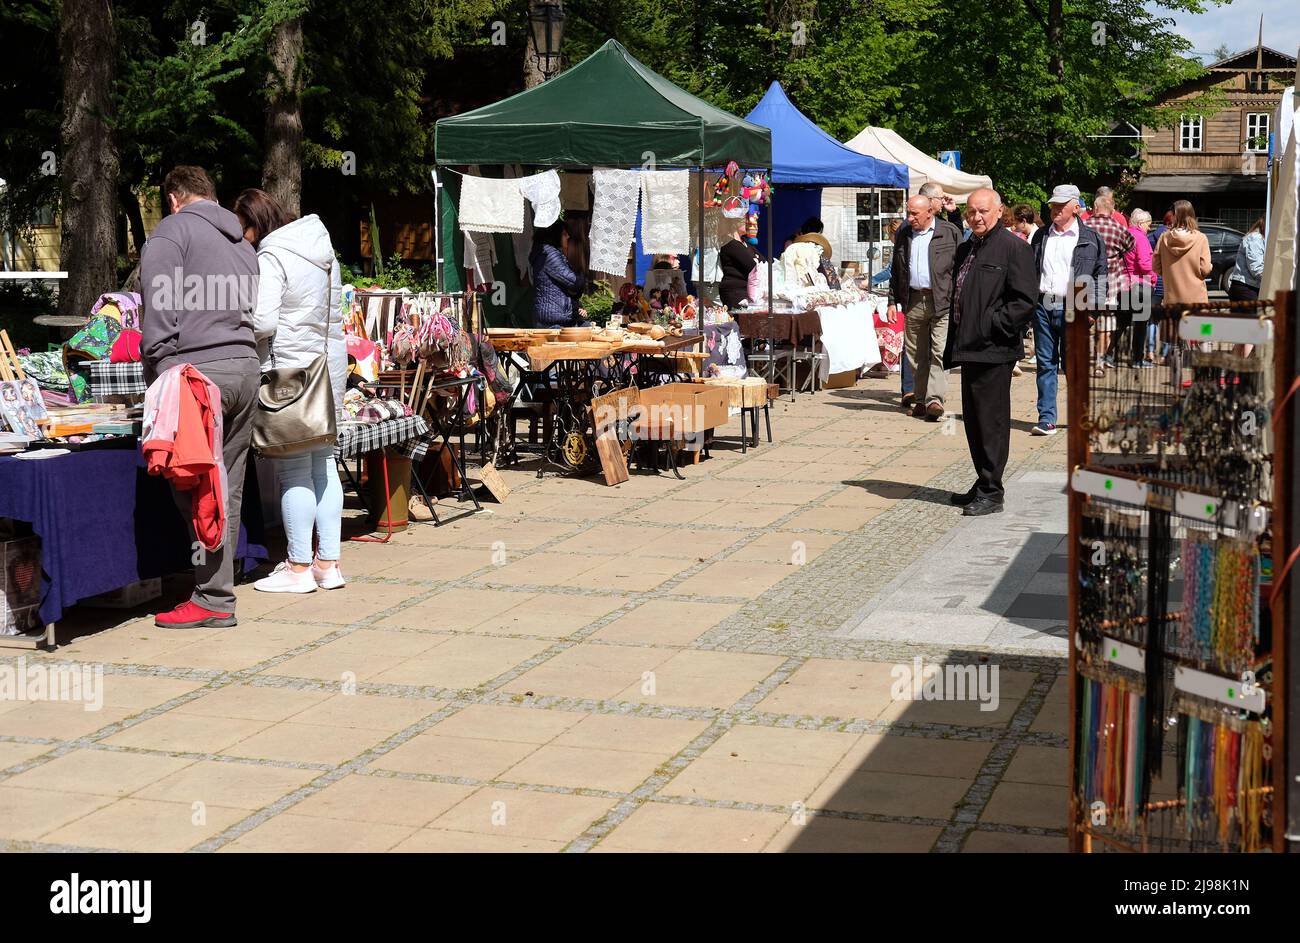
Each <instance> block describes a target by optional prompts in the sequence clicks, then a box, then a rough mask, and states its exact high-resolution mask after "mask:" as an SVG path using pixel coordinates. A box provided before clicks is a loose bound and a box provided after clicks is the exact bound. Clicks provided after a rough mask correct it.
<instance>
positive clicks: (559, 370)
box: [435, 40, 772, 470]
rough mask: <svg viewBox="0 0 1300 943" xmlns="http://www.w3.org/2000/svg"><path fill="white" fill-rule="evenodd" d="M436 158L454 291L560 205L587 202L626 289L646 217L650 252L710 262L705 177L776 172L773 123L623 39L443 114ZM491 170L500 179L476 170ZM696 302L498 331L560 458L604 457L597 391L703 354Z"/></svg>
mask: <svg viewBox="0 0 1300 943" xmlns="http://www.w3.org/2000/svg"><path fill="white" fill-rule="evenodd" d="M435 153H436V160H437V165H438V172H437V174H436V179H437V182H438V189H439V193H440V212H441V221H442V226H441V239H442V245H443V249H442V251H441V252H440V255H441V257H442V258H443V263H444V268H443V281H444V283H445V284H447V285H448V286H453V287H459V286H460V285H461V284H464V283H466V282H472V283H474V284H479V283H482V282H483V281H485V280H486V279H487V277H488V275H489V274H491V273H492V271H493V270H494V269H493V263H492V261H491V258H492V255H493V254H494V253H493V246H502V248H503V249H504V247H505V244H506V243H509V244H510V247H511V249H512V251H513V255H514V257H515V258H519V257H520V256H521V255H525V256H526V255H527V249H528V246H529V245H530V244H531V233H532V226H533V225H534V224H536V225H538V226H542V225H546V224H549V223H550V222H552V221H553V220H554V219H555V218H556V217H557V215H558V213H559V211H560V208H561V206H564V207H566V208H572V207H574V206H581V207H583V210H582V212H583V213H584V214H585V212H586V208H587V207H590V223H591V225H590V242H591V258H590V265H589V268H590V269H591V270H592V271H596V272H602V273H606V274H608V275H609V276H610V277H611V278H612V279H613V280H614V281H615V284H618V283H620V282H621V281H622V280H623V279H624V278H625V277H626V271H627V262H628V258H629V250H630V247H631V245H632V241H633V234H634V232H635V230H636V229H637V226H638V220H639V221H640V225H641V227H642V230H643V233H642V235H643V239H644V240H645V242H646V244H647V245H648V246H649V247H650V248H651V249H653V251H655V252H656V253H657V254H658V253H662V254H668V255H687V256H692V257H693V258H694V259H695V260H696V262H695V267H694V270H695V271H696V272H700V271H702V269H703V261H704V259H705V257H706V254H707V251H708V249H709V238H708V236H706V230H707V229H708V228H710V227H709V226H707V225H706V216H708V215H709V214H707V213H706V206H705V199H704V189H705V182H706V174H707V175H708V182H710V183H711V182H712V179H713V178H714V177H715V176H716V172H717V171H721V170H723V169H724V168H725V167H726V166H728V165H729V164H731V163H732V162H734V163H735V164H738V165H740V166H744V167H746V168H751V169H766V168H768V167H770V165H771V156H772V155H771V138H770V134H769V133H768V131H767V130H766V129H764V128H760V127H757V126H755V125H753V124H751V123H749V122H746V121H744V120H742V119H740V118H737V117H736V116H734V115H731V114H728V113H727V112H725V111H722V110H721V109H718V108H716V107H714V106H712V105H710V104H708V103H707V102H704V101H702V100H701V99H698V98H696V97H694V96H693V95H690V94H689V93H687V92H685V91H683V90H682V89H680V88H678V87H677V86H675V85H673V84H672V83H671V82H669V81H668V80H667V79H665V78H663V77H662V76H660V75H658V74H656V73H655V72H653V71H652V70H650V69H648V68H646V66H644V65H643V64H642V63H640V62H638V61H637V60H636V59H635V58H633V57H632V56H631V55H630V54H629V53H628V52H627V50H626V49H624V48H623V46H621V45H620V44H619V43H618V42H616V41H614V40H610V41H608V42H607V43H605V45H603V46H602V47H601V48H600V49H599V50H597V51H596V52H595V53H593V54H592V55H590V56H588V57H587V58H586V59H584V60H583V61H582V62H580V63H578V64H577V65H575V66H573V67H572V68H570V69H568V70H567V71H565V72H563V73H561V74H560V75H558V76H556V77H555V78H553V79H551V80H549V81H547V82H545V83H543V84H542V85H540V86H537V87H535V88H532V89H529V90H527V91H524V92H521V93H520V94H518V95H515V96H512V97H510V98H507V99H504V100H502V101H500V102H496V103H494V104H491V105H487V106H485V107H483V108H479V109H477V110H475V111H472V112H468V113H466V114H463V115H457V116H454V117H450V118H444V119H442V120H440V121H439V122H438V123H437V137H436V145H435ZM491 168H495V169H497V171H498V172H499V173H500V174H501V176H499V177H486V176H481V174H483V173H484V172H485V171H486V170H488V169H491ZM525 168H530V169H532V170H539V171H540V172H537V173H526V172H525ZM623 168H638V169H636V170H627V169H623ZM710 171H713V173H710ZM471 249H472V251H471ZM769 251H770V246H769ZM471 256H472V259H473V261H474V264H473V265H465V263H466V262H468V261H470V257H471ZM485 256H487V258H488V261H487V263H486V264H484V258H485ZM496 265H498V266H499V265H500V262H499V261H498V262H497V263H496ZM462 266H464V268H463V269H462ZM689 304H690V303H689V302H688V301H687V299H684V298H677V299H675V300H674V302H673V303H669V304H663V305H657V306H656V309H655V311H654V312H653V313H651V312H650V311H649V302H648V301H647V302H646V304H645V312H646V317H645V318H644V319H643V320H639V321H638V323H637V324H633V323H630V321H629V322H621V321H620V323H615V324H613V325H610V326H607V327H606V328H605V329H604V330H602V331H601V333H600V336H598V337H594V338H593V337H592V335H591V334H588V335H586V336H582V337H579V336H577V335H576V334H574V335H572V336H566V337H556V338H553V339H550V340H548V341H546V342H544V343H531V339H530V343H529V346H528V347H526V348H524V349H520V348H519V346H518V337H519V335H518V334H511V335H510V336H505V335H503V334H500V333H498V335H497V339H495V340H494V344H495V345H497V346H498V351H499V352H502V353H507V352H514V353H515V354H516V355H517V356H519V359H520V362H519V371H520V375H519V377H518V381H519V386H518V387H517V388H518V389H523V390H526V391H528V392H529V393H535V394H537V398H538V399H539V400H540V402H537V403H535V404H534V405H536V406H537V407H538V410H539V411H540V412H542V413H544V419H545V423H546V425H547V427H548V429H549V435H546V436H545V438H546V442H545V443H544V454H545V455H546V456H547V458H548V459H549V460H551V461H552V462H554V463H555V464H558V465H560V466H561V467H563V468H566V469H568V470H590V468H591V463H592V461H593V460H594V457H595V456H596V455H597V454H598V449H597V442H596V439H597V438H598V430H597V429H596V428H595V426H594V424H593V422H592V418H591V401H592V400H593V399H595V398H598V397H599V396H601V395H603V394H606V393H607V392H609V391H611V390H613V389H615V388H618V387H620V386H622V387H630V386H636V387H638V388H644V387H645V386H647V385H649V384H652V383H655V382H658V381H662V380H665V379H667V380H672V379H675V378H676V377H677V371H680V370H683V369H686V368H684V367H682V366H681V365H682V364H683V363H684V362H685V363H690V362H693V361H692V359H691V357H690V352H689V351H688V350H686V348H688V347H690V346H694V345H698V344H699V343H701V342H702V341H703V340H704V339H705V338H704V335H703V334H702V333H701V332H700V331H699V329H698V328H697V329H696V330H694V331H689V330H688V329H686V328H685V326H684V325H685V322H686V321H687V320H689V318H688V316H687V314H686V311H685V309H686V308H687V307H688V306H689ZM634 307H639V305H638V304H633V303H632V302H631V301H630V299H629V303H628V309H629V310H631V309H632V308H634ZM502 329H503V330H511V331H522V330H525V329H523V328H514V329H506V328H504V326H502ZM651 332H654V333H653V334H651ZM692 335H693V336H692ZM597 347H599V348H600V349H596V348H597ZM665 364H667V365H669V366H668V367H667V369H665ZM723 418H724V420H725V413H724V417H723Z"/></svg>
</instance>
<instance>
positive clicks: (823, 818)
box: [736, 649, 1067, 853]
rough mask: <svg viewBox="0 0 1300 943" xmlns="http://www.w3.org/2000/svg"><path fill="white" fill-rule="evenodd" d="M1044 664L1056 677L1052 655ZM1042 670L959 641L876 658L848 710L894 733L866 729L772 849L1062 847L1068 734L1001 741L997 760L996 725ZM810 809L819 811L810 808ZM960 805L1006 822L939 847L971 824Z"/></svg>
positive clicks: (1050, 715)
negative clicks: (1019, 746)
mask: <svg viewBox="0 0 1300 943" xmlns="http://www.w3.org/2000/svg"><path fill="white" fill-rule="evenodd" d="M864 664H866V663H864ZM918 669H919V670H918ZM935 670H937V671H938V677H937V679H936V680H935V682H934V683H933V684H931V685H930V686H929V688H928V689H927V683H926V678H927V677H928V675H929V674H930V672H931V671H935ZM1044 672H1045V673H1046V674H1047V675H1049V676H1051V677H1050V680H1051V681H1054V680H1055V675H1056V674H1057V672H1056V671H1054V670H1051V666H1050V665H1047V664H1045V665H1044ZM1042 677H1043V674H1042V673H1039V674H1037V675H1036V674H1035V673H1034V671H1033V669H1032V668H1030V669H1029V670H1024V669H1023V668H1021V667H1019V666H1018V668H1017V670H1015V671H1014V672H1013V671H1010V670H1004V669H1002V667H1001V666H1000V665H999V658H998V656H996V655H989V654H987V653H984V652H976V651H969V650H960V649H959V650H954V651H952V652H950V653H949V654H948V655H947V657H946V658H945V659H944V660H943V661H942V662H939V661H933V660H931V659H928V658H926V659H924V660H922V662H921V663H920V664H919V665H918V664H917V662H916V661H915V660H912V661H908V662H901V661H900V662H898V663H895V664H880V663H876V664H871V665H870V670H869V672H868V673H864V675H863V676H862V678H861V682H862V687H861V689H860V691H857V692H854V697H855V701H856V702H857V703H860V705H861V709H860V711H859V716H858V717H856V718H848V717H844V718H843V719H844V720H845V721H848V720H850V719H854V720H858V721H861V720H879V721H884V722H889V723H891V724H893V725H894V732H892V733H889V734H881V735H872V734H868V735H866V736H865V737H864V739H863V740H861V741H859V742H858V744H857V745H856V746H855V747H853V748H852V749H851V750H850V751H849V753H848V754H847V755H845V756H844V757H843V758H842V759H841V760H840V762H839V763H838V764H836V765H835V766H834V767H833V768H832V770H831V772H830V774H829V775H828V776H826V777H825V778H823V779H822V781H821V783H820V785H818V786H817V787H816V788H815V789H813V791H812V792H811V793H810V794H809V795H808V796H807V798H806V799H805V800H804V801H803V802H801V803H800V802H795V801H793V800H792V801H791V803H790V805H789V810H790V820H789V822H788V824H787V825H786V826H785V828H784V829H783V831H782V833H781V834H782V835H784V836H788V840H787V841H786V843H785V844H784V845H783V846H782V845H781V844H774V845H772V846H769V850H772V851H778V850H779V851H783V852H786V853H791V852H823V853H825V852H895V853H897V852H928V851H955V850H962V849H967V850H971V851H1003V852H1010V851H1021V852H1023V851H1030V850H1035V851H1037V850H1043V851H1047V850H1060V851H1065V850H1066V849H1065V844H1064V829H1065V827H1066V819H1067V807H1066V797H1065V792H1066V791H1065V781H1066V764H1067V757H1066V750H1065V749H1064V742H1063V741H1062V743H1061V746H1060V747H1059V748H1056V749H1052V750H1050V752H1049V751H1048V750H1045V749H1043V748H1040V747H1035V750H1034V751H1031V754H1032V756H1031V757H1024V758H1021V760H1020V761H1019V762H1016V759H1017V758H1016V756H1015V752H1016V751H1015V750H1014V749H1013V750H1011V751H1010V753H1008V752H1007V750H1006V747H1003V748H1002V750H1001V752H1002V754H1003V756H1004V759H1003V760H1002V761H1001V762H996V761H995V762H993V763H990V762H989V760H990V757H991V755H993V751H994V750H997V749H998V747H999V742H1000V741H1001V740H1002V737H1001V736H999V732H1000V731H1002V730H1005V729H1006V728H1007V727H1008V725H1009V724H1010V722H1011V721H1012V719H1013V718H1014V717H1015V715H1016V713H1017V711H1019V710H1020V708H1021V706H1022V704H1023V703H1024V699H1025V697H1026V696H1027V695H1029V694H1030V693H1031V688H1032V687H1033V685H1034V683H1035V681H1036V680H1040V679H1041V678H1042ZM786 683H787V684H789V683H790V682H789V681H787V682H786ZM1041 690H1042V688H1041V686H1040V691H1041ZM777 691H778V692H779V691H781V688H778V689H777ZM1049 704H1051V705H1052V706H1051V708H1050V709H1049ZM982 708H986V709H982ZM1036 713H1037V714H1038V715H1039V716H1040V717H1041V718H1042V719H1041V721H1040V723H1041V724H1042V726H1041V727H1037V728H1035V729H1037V730H1042V731H1043V732H1045V733H1056V734H1058V735H1059V736H1061V737H1062V738H1063V737H1064V734H1065V730H1064V723H1065V720H1064V716H1060V717H1058V716H1057V713H1058V711H1057V709H1056V705H1055V704H1053V703H1052V702H1050V701H1044V703H1043V705H1042V706H1041V707H1040V708H1039V709H1038V710H1037V712H1036ZM1060 713H1062V715H1063V714H1064V712H1063V711H1062V712H1060ZM819 719H821V720H825V719H828V718H819ZM1031 723H1032V721H1031ZM1058 726H1059V727H1061V728H1062V729H1060V730H1057V729H1055V728H1056V727H1058ZM736 759H737V760H738V761H744V760H745V757H743V756H740V757H737V758H736ZM1031 759H1032V762H1031ZM1008 760H1010V761H1011V762H1007V761H1008ZM1058 783H1059V785H1058ZM814 809H815V810H816V811H817V814H813V813H812V812H811V811H808V810H814ZM963 813H965V815H964V816H963V818H965V816H972V818H970V819H968V820H967V821H970V822H980V823H992V824H996V825H997V826H998V830H996V831H995V830H991V829H983V830H980V829H975V830H971V831H969V833H968V834H966V835H965V836H960V835H955V834H952V833H950V834H949V835H948V836H946V840H945V842H944V844H943V845H942V846H939V847H936V843H937V842H938V841H939V839H940V838H941V837H942V836H944V832H945V830H946V829H948V828H949V827H950V826H952V825H958V826H959V827H962V826H963V825H964V822H963V823H958V816H959V814H963ZM1020 829H1047V830H1051V834H1048V835H1042V834H1041V833H1040V834H1027V833H1026V832H1025V831H1019V830H1020ZM1058 830H1059V831H1058ZM1058 846H1059V847H1058Z"/></svg>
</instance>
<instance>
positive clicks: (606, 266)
mask: <svg viewBox="0 0 1300 943" xmlns="http://www.w3.org/2000/svg"><path fill="white" fill-rule="evenodd" d="M592 177H593V179H594V180H595V182H596V199H595V205H594V206H593V208H592V211H591V262H590V265H591V269H592V270H593V271H596V272H608V273H609V274H611V275H619V276H621V275H623V274H625V273H626V272H627V258H628V248H629V247H630V246H631V245H632V233H633V231H634V230H635V229H636V210H637V204H638V203H639V202H640V196H641V181H640V179H639V177H640V173H639V172H638V171H635V170H614V169H611V168H609V167H597V168H596V169H595V170H594V171H593V172H592Z"/></svg>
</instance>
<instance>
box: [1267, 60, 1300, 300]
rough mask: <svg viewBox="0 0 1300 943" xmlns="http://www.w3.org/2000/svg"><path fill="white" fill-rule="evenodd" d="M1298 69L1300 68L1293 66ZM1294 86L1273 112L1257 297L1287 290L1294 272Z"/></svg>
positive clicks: (1297, 150) (1299, 174)
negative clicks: (1268, 192) (1268, 189)
mask: <svg viewBox="0 0 1300 943" xmlns="http://www.w3.org/2000/svg"><path fill="white" fill-rule="evenodd" d="M1297 72H1300V69H1297ZM1297 105H1300V99H1297V98H1296V94H1295V88H1294V87H1292V88H1288V89H1287V90H1286V92H1284V93H1283V95H1282V101H1280V102H1279V103H1278V106H1277V112H1276V113H1275V114H1274V115H1273V128H1274V129H1275V131H1274V134H1275V137H1274V139H1273V147H1274V150H1273V155H1274V156H1273V166H1272V168H1271V178H1272V179H1271V180H1270V181H1269V182H1270V184H1271V185H1272V191H1271V196H1270V200H1269V220H1268V236H1267V244H1266V245H1265V247H1264V277H1263V278H1262V279H1261V280H1260V286H1259V297H1261V298H1272V297H1273V296H1274V295H1276V294H1277V293H1278V292H1279V291H1290V290H1291V288H1292V286H1293V284H1294V282H1295V274H1296V252H1295V244H1296V225H1297V223H1296V215H1297V212H1298V211H1300V207H1298V206H1297V202H1298V201H1300V195H1298V194H1297V190H1298V189H1300V141H1297V140H1296V128H1297V125H1296V106H1297Z"/></svg>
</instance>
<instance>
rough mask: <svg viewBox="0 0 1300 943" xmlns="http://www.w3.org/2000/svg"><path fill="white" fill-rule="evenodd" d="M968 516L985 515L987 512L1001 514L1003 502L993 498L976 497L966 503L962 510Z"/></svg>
mask: <svg viewBox="0 0 1300 943" xmlns="http://www.w3.org/2000/svg"><path fill="white" fill-rule="evenodd" d="M961 513H962V514H963V515H964V516H966V517H983V516H984V515H985V514H1001V513H1002V502H1001V501H994V500H993V499H992V498H976V499H975V500H974V501H972V502H971V503H970V504H968V505H966V507H964V508H963V509H962V512H961Z"/></svg>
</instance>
